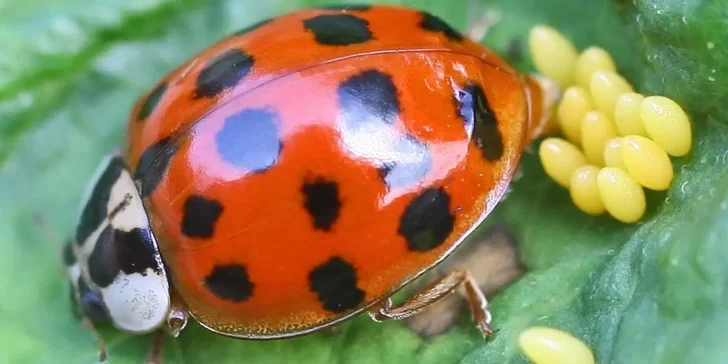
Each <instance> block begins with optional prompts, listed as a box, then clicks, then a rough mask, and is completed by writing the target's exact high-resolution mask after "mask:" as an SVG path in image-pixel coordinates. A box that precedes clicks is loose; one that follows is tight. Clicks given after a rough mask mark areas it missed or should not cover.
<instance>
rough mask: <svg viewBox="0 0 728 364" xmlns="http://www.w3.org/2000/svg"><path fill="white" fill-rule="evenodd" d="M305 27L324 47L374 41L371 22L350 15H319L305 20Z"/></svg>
mask: <svg viewBox="0 0 728 364" xmlns="http://www.w3.org/2000/svg"><path fill="white" fill-rule="evenodd" d="M303 27H304V28H305V29H306V30H308V31H310V32H312V33H313V35H314V37H315V39H316V42H318V43H319V44H323V45H331V46H346V45H352V44H359V43H364V42H367V41H369V40H371V39H372V33H371V32H370V31H369V22H367V21H366V20H365V19H362V18H359V17H356V16H354V15H350V14H335V15H334V14H329V15H319V16H316V17H313V18H311V19H306V20H304V21H303Z"/></svg>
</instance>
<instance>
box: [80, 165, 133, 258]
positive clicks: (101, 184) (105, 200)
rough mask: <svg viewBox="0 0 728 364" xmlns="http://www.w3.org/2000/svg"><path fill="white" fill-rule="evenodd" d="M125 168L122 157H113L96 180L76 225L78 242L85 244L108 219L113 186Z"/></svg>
mask: <svg viewBox="0 0 728 364" xmlns="http://www.w3.org/2000/svg"><path fill="white" fill-rule="evenodd" d="M125 168H126V166H125V165H124V161H123V160H122V159H121V157H113V158H111V160H110V161H109V164H108V165H107V166H106V168H105V169H104V171H103V172H102V173H101V175H100V176H99V178H98V179H97V180H96V182H95V184H94V186H93V189H92V190H91V194H90V196H89V199H88V201H86V205H85V206H84V207H83V211H82V212H81V218H80V220H79V223H78V226H76V244H78V245H83V244H84V242H85V241H86V239H88V237H89V235H91V233H93V232H94V230H96V229H97V228H98V227H99V225H101V223H102V222H103V221H104V219H106V215H107V214H108V205H109V197H110V196H111V188H112V187H113V186H114V183H116V181H117V180H118V179H119V176H121V172H122V171H123V170H124V169H125Z"/></svg>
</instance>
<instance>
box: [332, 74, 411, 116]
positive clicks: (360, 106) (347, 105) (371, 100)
mask: <svg viewBox="0 0 728 364" xmlns="http://www.w3.org/2000/svg"><path fill="white" fill-rule="evenodd" d="M337 94H338V95H337V96H338V101H339V106H340V107H341V109H342V112H343V115H344V120H343V121H344V122H345V123H347V124H348V125H349V126H352V127H354V126H355V125H356V124H361V123H367V122H375V123H382V122H383V123H386V124H390V125H391V124H393V123H394V122H395V121H396V120H397V116H398V115H399V113H400V110H401V109H400V104H399V97H398V92H397V87H396V86H395V85H394V82H393V81H392V76H390V75H388V74H386V73H384V72H381V71H377V70H366V71H364V72H361V73H359V74H356V75H354V76H351V77H349V78H348V79H346V80H345V81H344V82H342V83H341V84H340V85H339V87H338V90H337Z"/></svg>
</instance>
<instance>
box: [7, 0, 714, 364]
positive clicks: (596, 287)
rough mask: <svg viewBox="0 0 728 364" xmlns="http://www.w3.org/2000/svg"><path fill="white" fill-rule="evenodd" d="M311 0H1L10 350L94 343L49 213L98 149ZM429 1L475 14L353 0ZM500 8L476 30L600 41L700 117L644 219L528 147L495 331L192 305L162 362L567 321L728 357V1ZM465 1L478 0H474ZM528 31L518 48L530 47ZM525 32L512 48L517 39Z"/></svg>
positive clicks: (625, 345)
mask: <svg viewBox="0 0 728 364" xmlns="http://www.w3.org/2000/svg"><path fill="white" fill-rule="evenodd" d="M341 3H343V2H342V1H333V0H332V1H324V0H320V1H316V0H269V1H253V0H208V1H205V0H24V1H16V0H0V217H2V218H1V219H0V244H2V245H1V246H2V248H3V250H2V253H0V292H3V294H2V295H0V296H1V297H2V299H0V320H1V321H2V323H1V324H0V362H3V363H93V362H95V360H96V343H95V341H94V339H93V337H92V336H90V335H89V333H88V332H87V331H86V330H85V329H84V328H83V327H82V326H81V325H80V324H79V323H78V322H77V321H75V320H74V319H73V317H72V315H71V314H70V308H69V303H68V297H67V296H68V292H67V288H68V287H67V283H66V282H64V281H63V278H62V277H61V275H60V274H59V273H58V272H59V266H58V261H57V257H56V250H55V247H54V245H53V244H52V242H49V241H48V239H47V238H46V237H45V235H44V234H43V233H42V232H41V231H40V230H39V229H38V228H37V227H36V226H35V225H34V224H33V221H32V214H33V213H34V212H40V213H42V214H43V216H44V217H45V219H46V220H48V221H49V223H50V224H51V225H52V227H53V228H54V229H55V230H56V231H58V232H59V233H61V234H63V235H69V234H70V233H71V231H72V230H73V226H74V218H75V214H76V210H77V200H78V198H79V196H80V194H81V190H82V188H83V186H84V184H85V183H86V180H87V179H88V177H89V175H90V174H91V172H92V170H93V169H94V168H95V167H96V163H97V162H98V161H99V159H100V157H101V155H102V154H103V153H105V152H107V151H108V150H110V149H111V148H113V147H115V146H116V145H118V143H119V142H120V140H121V137H122V132H123V130H124V127H125V123H126V117H127V115H128V113H129V110H130V107H131V105H132V103H133V102H134V101H135V99H136V98H137V97H138V96H139V95H140V94H141V93H142V92H144V91H145V90H146V89H147V88H148V87H150V86H151V85H152V84H153V83H154V81H156V80H157V79H158V78H159V77H161V76H162V75H164V74H165V73H166V72H168V71H169V70H171V69H172V68H173V67H175V66H176V65H177V64H179V63H181V62H182V61H183V60H185V59H187V58H188V57H190V56H192V55H194V54H195V53H196V52H198V51H199V50H201V49H203V48H205V47H206V46H207V45H209V44H211V43H212V42H213V41H215V40H217V39H219V38H221V37H223V36H225V35H226V34H229V33H232V32H234V31H235V30H238V29H240V28H243V27H245V26H246V25H249V24H251V23H253V22H256V21H258V20H261V19H263V18H268V17H272V16H275V15H278V14H281V13H284V12H287V11H291V10H295V9H298V8H302V7H306V6H313V5H329V4H341ZM359 3H382V4H385V3H386V4H401V5H408V6H413V7H416V8H420V9H423V10H428V11H430V12H432V13H433V14H436V15H439V16H440V17H442V18H444V19H446V20H447V21H448V22H450V23H451V24H452V25H454V26H455V27H456V28H459V29H464V28H465V26H466V22H467V19H468V11H469V9H468V5H467V2H466V1H465V0H455V1H440V0H401V1H396V0H392V1H359ZM480 6H482V8H483V9H494V10H498V11H499V12H500V13H501V22H500V23H499V24H498V25H497V26H496V27H495V28H494V29H492V30H491V32H490V33H489V34H488V36H487V38H486V39H485V40H484V43H485V44H487V45H488V46H490V47H492V48H493V49H494V50H496V51H497V52H498V53H500V54H502V55H504V57H507V58H508V59H509V60H511V61H512V62H513V63H514V64H516V65H517V66H518V67H519V68H520V69H521V70H523V71H529V70H530V67H531V65H530V63H529V61H528V59H527V58H528V54H527V49H525V48H524V47H525V44H526V36H527V34H528V30H529V28H530V27H531V26H532V25H534V24H538V23H545V24H549V25H552V26H554V27H556V28H558V29H559V30H561V31H562V32H564V33H565V34H567V35H568V36H569V37H571V38H572V39H573V40H574V42H575V43H576V45H577V46H578V47H579V48H580V49H583V48H585V47H587V46H589V45H599V46H602V47H604V48H606V49H607V50H609V51H610V52H612V54H613V55H614V57H615V59H616V61H617V64H618V68H619V70H620V72H622V73H623V74H625V75H626V77H627V78H628V79H629V81H630V82H632V83H633V84H634V85H635V86H636V88H637V89H638V90H639V91H640V92H643V93H645V94H662V95H667V96H670V97H673V98H675V99H676V100H677V101H678V102H680V103H681V104H682V105H683V106H684V107H685V108H686V110H687V111H688V112H689V113H690V115H691V117H692V120H693V122H694V128H695V147H694V150H693V152H692V153H691V154H690V155H689V156H687V157H685V158H681V159H679V160H677V161H676V165H675V168H676V178H675V181H674V182H673V186H672V188H671V189H670V190H669V191H668V192H667V193H652V194H650V195H649V206H650V208H649V211H648V215H647V216H646V217H645V219H644V220H643V222H641V223H639V224H636V225H624V224H619V223H616V222H614V221H613V220H612V219H610V218H609V217H606V216H603V217H589V216H586V215H584V214H582V213H580V212H579V211H577V210H576V208H574V207H573V206H572V204H571V202H570V201H569V196H568V193H567V192H566V191H565V190H563V189H562V188H560V187H558V186H557V185H556V184H555V183H553V182H552V181H550V180H549V179H548V178H546V176H545V175H544V172H543V170H542V168H541V167H540V165H539V163H538V160H537V158H536V156H535V155H534V153H533V151H529V153H527V154H526V156H525V157H524V160H523V167H522V170H521V173H522V177H521V178H520V179H519V180H518V181H517V182H516V183H514V185H513V191H512V193H511V194H510V195H509V197H508V198H507V199H506V200H505V201H504V202H503V203H502V204H501V205H500V207H499V208H498V209H497V211H496V212H495V214H494V215H493V216H492V218H490V219H489V223H494V222H499V223H505V224H507V225H508V226H510V227H511V228H512V229H514V232H515V234H516V236H517V238H518V240H519V245H518V249H519V254H520V257H521V259H522V260H523V261H524V263H525V265H526V267H527V268H528V270H529V272H528V273H527V274H526V275H525V276H524V277H522V278H521V279H520V280H519V281H518V282H517V283H515V284H514V285H512V286H510V287H509V288H508V289H506V290H505V291H503V292H502V293H500V294H499V295H497V296H496V297H495V299H494V300H493V304H492V310H493V311H494V313H495V317H494V320H495V322H496V323H497V327H498V329H499V330H500V331H499V332H498V334H497V335H496V336H495V337H494V338H493V340H491V341H489V342H486V341H484V340H483V339H481V338H480V337H479V335H478V332H477V331H475V329H474V328H473V327H472V325H471V324H470V319H469V317H468V315H467V314H466V313H465V312H463V315H462V319H461V320H460V322H459V325H458V326H457V327H456V328H454V329H452V330H450V331H448V332H447V333H446V334H444V335H442V336H439V337H436V338H432V339H424V338H421V337H420V336H418V335H417V334H415V333H414V332H412V331H411V330H409V329H408V328H407V327H406V326H404V325H402V324H400V323H387V324H375V323H373V322H371V321H370V320H369V319H368V317H366V316H362V317H360V318H358V319H355V320H353V321H351V322H348V323H346V324H344V325H342V326H341V327H340V330H339V331H338V333H337V334H335V335H326V334H316V335H312V336H308V337H304V338H300V339H293V340H287V341H277V342H247V341H237V340H232V339H226V338H222V337H218V336H215V335H213V334H211V333H208V332H206V331H205V330H203V329H201V328H200V327H199V326H197V325H196V324H191V325H190V326H189V327H188V328H187V329H186V330H185V332H184V333H183V334H182V335H181V336H180V338H178V339H176V340H170V342H169V344H168V346H167V349H166V351H165V357H166V360H167V362H168V363H203V362H215V363H228V362H229V363H239V362H245V363H287V362H305V363H417V364H426V363H438V364H439V363H505V362H508V363H525V362H526V360H525V359H524V358H523V356H522V355H521V353H520V351H519V350H518V347H517V342H516V339H517V334H518V332H519V331H520V330H522V329H524V328H526V327H528V326H531V325H548V326H553V327H557V328H561V329H564V330H567V331H569V332H571V333H573V334H574V335H576V336H577V337H579V338H581V339H583V340H584V341H585V342H586V343H587V344H588V345H589V346H590V347H591V348H592V349H593V350H594V353H595V355H596V357H597V360H598V362H599V363H653V362H654V363H685V362H695V363H718V362H725V361H726V358H728V347H727V346H725V345H724V343H725V327H728V305H726V304H725V302H727V301H728V264H726V262H728V239H727V238H728V212H727V210H728V173H726V172H727V170H728V164H727V163H728V147H727V146H728V130H727V128H726V126H727V123H728V109H727V108H726V107H725V105H728V103H727V102H726V101H728V99H727V98H726V92H727V91H726V90H728V88H726V87H725V86H724V85H725V82H726V77H728V54H727V51H726V49H728V48H727V46H728V44H726V42H727V41H728V4H727V3H726V1H725V0H712V1H711V0H635V1H625V0H619V1H618V0H615V1H608V0H590V1H582V0H482V1H481V2H480ZM470 10H472V9H470ZM519 45H520V47H519ZM519 49H520V52H519ZM102 334H103V335H104V337H105V339H106V341H107V344H108V348H109V357H110V361H109V362H110V363H139V362H141V360H142V359H143V358H144V356H145V355H146V353H147V350H148V347H149V343H150V341H149V339H150V337H148V336H142V337H134V336H130V335H127V334H122V333H118V332H115V331H114V330H111V329H103V330H102Z"/></svg>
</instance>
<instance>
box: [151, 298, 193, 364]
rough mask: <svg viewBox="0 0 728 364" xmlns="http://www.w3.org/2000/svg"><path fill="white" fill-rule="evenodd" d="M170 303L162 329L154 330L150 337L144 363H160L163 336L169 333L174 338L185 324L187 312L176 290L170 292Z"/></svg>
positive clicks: (187, 316)
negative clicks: (149, 347) (149, 345)
mask: <svg viewBox="0 0 728 364" xmlns="http://www.w3.org/2000/svg"><path fill="white" fill-rule="evenodd" d="M171 298H172V304H171V307H170V310H169V312H168V313H167V322H166V324H165V325H164V327H163V328H162V329H159V330H157V331H155V332H154V336H153V337H152V347H151V349H150V350H149V355H147V359H146V361H145V362H144V363H145V364H162V358H163V356H164V355H163V354H164V351H163V350H164V337H165V336H166V335H169V336H171V337H174V338H176V337H177V336H179V333H180V332H181V331H182V329H184V328H185V326H187V320H188V318H189V314H188V312H187V308H186V307H185V305H184V303H183V302H182V299H180V297H179V295H178V294H177V292H176V291H172V292H171Z"/></svg>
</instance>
